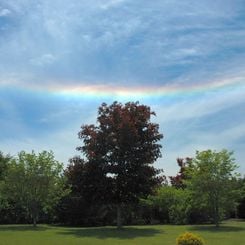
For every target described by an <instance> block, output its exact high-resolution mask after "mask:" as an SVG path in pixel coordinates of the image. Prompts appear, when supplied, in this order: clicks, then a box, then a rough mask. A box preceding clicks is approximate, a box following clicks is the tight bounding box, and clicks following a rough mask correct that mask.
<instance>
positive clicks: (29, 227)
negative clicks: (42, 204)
mask: <svg viewBox="0 0 245 245" xmlns="http://www.w3.org/2000/svg"><path fill="white" fill-rule="evenodd" d="M47 229H48V227H45V226H42V225H41V226H39V225H38V226H36V227H33V226H32V225H0V232H2V231H45V230H47Z"/></svg>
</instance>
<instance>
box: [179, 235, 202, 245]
mask: <svg viewBox="0 0 245 245" xmlns="http://www.w3.org/2000/svg"><path fill="white" fill-rule="evenodd" d="M176 244H177V245H204V241H203V239H202V238H201V237H199V236H197V235H195V234H193V233H190V232H185V233H184V234H181V235H180V236H179V237H178V238H177V239H176Z"/></svg>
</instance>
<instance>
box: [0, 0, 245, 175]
mask: <svg viewBox="0 0 245 245" xmlns="http://www.w3.org/2000/svg"><path fill="white" fill-rule="evenodd" d="M113 101H119V102H122V103H125V102H128V101H139V102H140V103H141V104H145V105H148V106H150V107H151V109H152V110H153V111H155V112H156V117H154V118H152V121H153V122H156V123H158V124H159V125H160V132H161V133H162V134H163V135H164V138H163V139H162V141H161V144H162V157H161V158H160V159H158V161H157V162H156V163H155V166H156V167H158V168H162V169H163V170H164V171H165V174H166V175H174V174H176V173H177V171H178V166H177V163H176V158H178V157H194V156H195V152H196V151H197V150H198V151H202V150H207V149H212V150H216V151H219V150H222V149H228V150H229V151H234V157H235V158H236V162H237V164H238V165H239V166H240V167H239V169H238V170H239V172H240V173H242V174H245V161H244V159H245V2H244V0H199V1H196V0H185V1H179V0H154V1H149V0H134V1H132V0H93V1H87V0H80V1H77V0H52V1H50V0H36V1H32V0H0V129H1V133H0V150H1V151H3V152H4V153H10V154H12V155H15V154H17V153H18V152H19V151H21V150H25V151H31V150H35V151H36V152H38V151H39V152H40V151H42V150H52V151H53V152H54V154H55V156H56V159H57V160H59V161H61V162H63V163H64V164H65V165H66V164H67V163H68V159H69V158H71V157H73V156H74V155H77V154H79V152H77V151H76V147H77V146H80V145H81V144H82V141H80V140H79V139H78V135H77V134H78V132H79V130H80V127H81V125H84V124H91V123H96V117H97V109H98V107H99V106H100V105H101V104H102V103H103V102H106V103H108V104H111V103H112V102H113Z"/></svg>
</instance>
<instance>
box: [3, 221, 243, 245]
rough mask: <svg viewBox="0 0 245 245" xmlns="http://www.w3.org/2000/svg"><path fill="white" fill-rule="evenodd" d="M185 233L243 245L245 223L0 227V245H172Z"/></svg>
mask: <svg viewBox="0 0 245 245" xmlns="http://www.w3.org/2000/svg"><path fill="white" fill-rule="evenodd" d="M185 231H191V232H194V233H197V234H199V235H201V236H202V237H203V238H204V240H205V241H206V244H207V245H217V244H222V245H243V244H245V222H244V221H227V222H224V223H223V224H222V225H221V227H220V228H218V229H216V228H215V227H213V226H211V225H200V226H172V225H154V226H129V227H125V228H124V229H122V230H121V231H118V230H117V229H116V228H114V227H99V228H73V227H69V228H68V227H55V226H48V225H39V226H38V227H37V228H33V227H32V226H29V225H1V226H0V245H22V244H23V245H38V244H42V245H46V244H47V245H62V244H67V245H68V244H69V245H73V244H74V245H75V244H80V245H81V244H82V245H83V244H88V245H97V244H98V245H99V244H113V245H116V244H134V245H136V244H138V245H144V244H147V245H154V244H159V245H160V244H161V245H174V244H175V239H176V237H177V236H178V235H179V234H180V233H182V232H185Z"/></svg>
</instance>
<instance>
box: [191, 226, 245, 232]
mask: <svg viewBox="0 0 245 245" xmlns="http://www.w3.org/2000/svg"><path fill="white" fill-rule="evenodd" d="M189 229H190V230H193V231H208V232H213V233H219V232H239V231H245V227H244V228H243V227H237V226H227V225H226V226H222V225H220V226H219V227H215V226H214V225H195V226H190V227H189Z"/></svg>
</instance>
